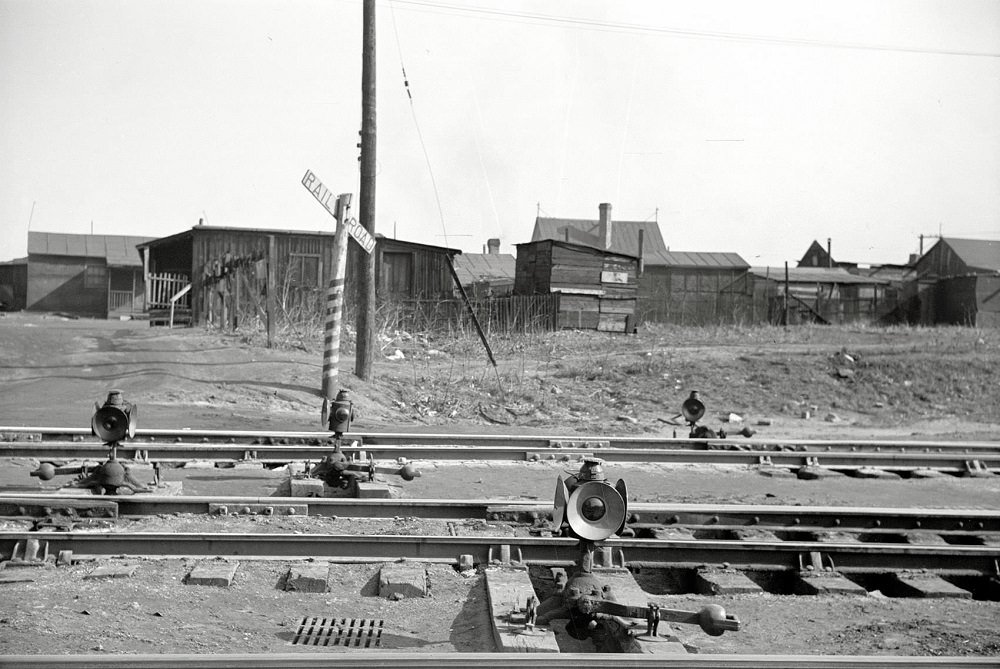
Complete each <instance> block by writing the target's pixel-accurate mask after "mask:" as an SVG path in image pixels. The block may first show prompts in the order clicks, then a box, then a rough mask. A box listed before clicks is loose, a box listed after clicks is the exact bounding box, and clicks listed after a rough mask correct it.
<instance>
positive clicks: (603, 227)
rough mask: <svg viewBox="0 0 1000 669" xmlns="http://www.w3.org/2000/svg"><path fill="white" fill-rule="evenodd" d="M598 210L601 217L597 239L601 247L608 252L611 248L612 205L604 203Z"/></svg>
mask: <svg viewBox="0 0 1000 669" xmlns="http://www.w3.org/2000/svg"><path fill="white" fill-rule="evenodd" d="M598 209H599V211H600V212H601V216H600V219H599V220H598V223H597V237H598V239H600V241H601V247H602V248H603V249H604V250H608V249H610V248H611V205H610V204H608V203H607V202H602V203H601V205H600V206H599V207H598Z"/></svg>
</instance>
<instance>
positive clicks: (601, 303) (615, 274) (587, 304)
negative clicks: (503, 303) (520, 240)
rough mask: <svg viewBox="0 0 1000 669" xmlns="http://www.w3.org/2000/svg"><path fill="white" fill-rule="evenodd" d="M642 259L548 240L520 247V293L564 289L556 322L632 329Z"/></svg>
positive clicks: (516, 281)
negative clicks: (640, 260) (639, 261)
mask: <svg viewBox="0 0 1000 669" xmlns="http://www.w3.org/2000/svg"><path fill="white" fill-rule="evenodd" d="M637 274H638V260H637V259H635V258H631V257H629V256H622V255H618V254H613V253H607V252H605V251H600V250H598V249H592V248H589V247H586V246H580V245H576V244H563V243H557V242H554V241H552V240H543V241H539V242H533V243H530V244H519V245H518V247H517V264H516V266H515V274H514V292H515V293H516V294H519V295H532V294H538V293H547V292H553V293H555V292H558V293H561V299H560V301H559V312H558V314H557V318H556V326H557V327H559V328H576V329H590V330H602V331H606V332H626V331H627V330H628V329H629V324H630V323H631V322H632V320H633V319H634V315H635V305H636V294H637V293H636V287H637Z"/></svg>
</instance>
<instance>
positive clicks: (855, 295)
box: [750, 267, 896, 324]
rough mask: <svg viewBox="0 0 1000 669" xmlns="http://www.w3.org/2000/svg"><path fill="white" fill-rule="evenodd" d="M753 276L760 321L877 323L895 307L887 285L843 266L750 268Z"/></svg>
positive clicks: (757, 316)
mask: <svg viewBox="0 0 1000 669" xmlns="http://www.w3.org/2000/svg"><path fill="white" fill-rule="evenodd" d="M750 275H751V277H752V282H753V286H752V291H753V296H754V310H755V317H756V319H757V320H764V321H765V322H770V323H787V324H792V323H803V322H818V323H850V322H856V321H867V322H875V321H877V320H878V319H879V318H880V317H882V316H883V315H885V314H886V313H888V312H889V311H891V310H892V309H893V308H894V307H895V305H896V302H895V291H894V290H892V289H891V288H890V285H889V281H888V280H886V279H879V278H876V277H870V276H859V275H856V274H851V273H850V272H848V271H847V270H846V269H844V268H842V267H790V268H788V269H787V270H786V269H785V268H781V267H751V268H750ZM786 305H787V307H786ZM786 314H787V319H786Z"/></svg>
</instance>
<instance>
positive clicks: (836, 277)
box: [750, 267, 889, 285]
mask: <svg viewBox="0 0 1000 669" xmlns="http://www.w3.org/2000/svg"><path fill="white" fill-rule="evenodd" d="M750 273H751V274H753V275H754V276H756V277H760V278H761V279H770V280H771V281H782V282H783V281H784V280H785V268H784V267H751V268H750ZM788 282H789V283H841V284H844V283H865V284H869V285H871V284H887V283H889V282H888V281H886V280H885V279H879V278H876V277H871V276H858V275H857V274H851V273H850V272H848V271H847V270H846V269H843V268H840V267H789V268H788Z"/></svg>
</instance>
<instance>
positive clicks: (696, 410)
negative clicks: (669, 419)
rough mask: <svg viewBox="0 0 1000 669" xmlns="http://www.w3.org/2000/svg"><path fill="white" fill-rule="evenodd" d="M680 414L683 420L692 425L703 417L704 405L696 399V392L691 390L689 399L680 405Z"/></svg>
mask: <svg viewBox="0 0 1000 669" xmlns="http://www.w3.org/2000/svg"><path fill="white" fill-rule="evenodd" d="M681 414H683V416H684V420H686V421H687V422H689V423H691V424H692V425H694V424H695V423H697V422H698V421H699V420H701V417H702V416H704V415H705V404H704V402H702V401H701V400H700V399H698V391H697V390H692V391H691V395H690V397H688V398H687V399H686V400H684V403H683V404H681Z"/></svg>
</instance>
